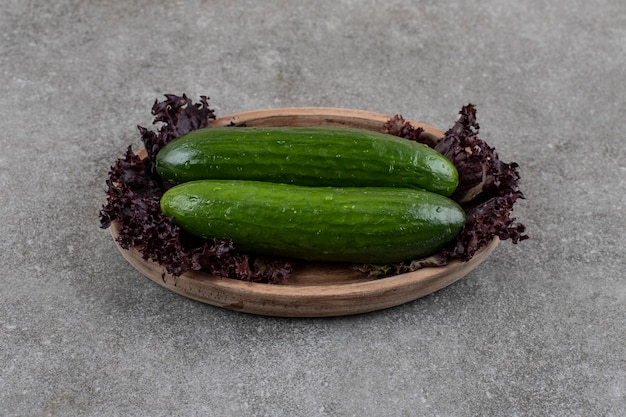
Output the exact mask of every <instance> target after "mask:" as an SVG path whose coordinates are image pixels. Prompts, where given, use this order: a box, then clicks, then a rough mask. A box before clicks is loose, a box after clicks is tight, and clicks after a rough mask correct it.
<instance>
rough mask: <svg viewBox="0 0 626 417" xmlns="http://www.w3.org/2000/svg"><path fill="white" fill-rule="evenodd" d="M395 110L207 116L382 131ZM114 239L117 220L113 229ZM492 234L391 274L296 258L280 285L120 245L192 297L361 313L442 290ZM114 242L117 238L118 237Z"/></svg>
mask: <svg viewBox="0 0 626 417" xmlns="http://www.w3.org/2000/svg"><path fill="white" fill-rule="evenodd" d="M391 117H392V115H387V114H380V113H372V112H367V111H361V110H351V109H337V108H320V107H300V108H279V109H268V110H256V111H250V112H244V113H236V114H232V115H228V116H224V117H220V118H218V119H217V120H214V121H212V122H211V125H212V126H224V125H228V124H230V123H235V124H243V123H245V124H246V125H247V126H346V127H356V128H360V129H369V130H375V131H380V130H381V127H382V125H383V123H385V122H386V121H387V120H389V119H390V118H391ZM410 122H411V124H413V125H414V126H420V127H422V128H423V129H424V131H425V134H427V135H430V136H432V137H433V138H441V137H442V136H443V132H442V131H440V130H438V129H435V128H434V127H432V126H428V125H425V124H423V123H419V122H415V121H412V120H411V121H410ZM110 231H111V234H112V236H113V238H114V239H115V238H116V237H117V235H118V233H119V224H117V223H113V224H112V225H111V228H110ZM498 243H499V240H498V238H495V239H494V240H493V241H492V242H491V243H490V244H489V245H488V246H487V247H485V248H483V249H481V250H480V251H478V252H477V253H476V255H475V256H474V257H473V258H472V259H471V260H470V261H469V262H458V261H453V262H450V264H448V265H447V266H445V267H437V268H424V269H420V270H418V271H415V272H410V273H406V274H401V275H396V276H393V277H388V278H380V279H373V278H370V277H368V276H367V275H365V274H363V273H360V272H358V271H356V270H354V269H353V268H352V267H351V265H344V264H333V263H314V262H298V263H297V264H296V265H295V268H294V274H293V277H292V279H291V280H290V281H289V282H288V283H286V284H282V285H274V284H260V283H251V282H244V281H240V280H235V279H230V278H221V277H217V276H214V275H210V274H207V273H203V272H196V271H191V272H187V273H184V274H183V275H181V276H179V277H173V276H171V275H169V274H168V273H167V272H166V271H165V269H164V268H163V267H161V266H160V265H159V264H157V263H154V262H152V261H146V260H144V259H143V258H142V255H141V253H140V252H139V251H138V250H137V249H130V250H125V249H122V248H121V247H120V246H119V245H118V249H119V250H120V252H121V253H122V255H123V256H124V257H125V258H126V260H127V261H128V262H129V263H130V264H131V265H133V266H134V267H135V268H136V269H137V270H138V271H139V272H141V273H142V274H143V275H145V276H146V277H147V278H149V279H150V280H152V281H154V282H156V283H157V284H159V285H161V286H163V287H165V288H167V289H169V290H170V291H173V292H175V293H177V294H180V295H183V296H185V297H188V298H190V299H193V300H196V301H200V302H203V303H207V304H211V305H214V306H218V307H222V308H226V309H230V310H237V311H241V312H245V313H253V314H261V315H268V316H281V317H330V316H343V315H350V314H360V313H366V312H371V311H376V310H381V309H384V308H389V307H394V306H397V305H400V304H403V303H406V302H409V301H413V300H416V299H418V298H420V297H423V296H425V295H428V294H430V293H432V292H435V291H437V290H440V289H442V288H444V287H446V286H448V285H450V284H452V283H454V282H456V281H458V280H459V279H461V278H463V277H464V276H465V275H467V274H468V273H469V272H470V271H472V270H473V269H474V268H476V267H477V266H478V265H479V264H480V263H481V262H483V261H484V260H485V259H486V258H487V257H488V256H489V254H490V253H491V252H492V251H493V250H494V249H495V248H496V246H497V245H498ZM116 245H117V242H116Z"/></svg>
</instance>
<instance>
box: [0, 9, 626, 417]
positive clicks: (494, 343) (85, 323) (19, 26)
mask: <svg viewBox="0 0 626 417" xmlns="http://www.w3.org/2000/svg"><path fill="white" fill-rule="evenodd" d="M0 6H1V9H2V13H0V29H1V30H0V75H1V81H2V82H1V83H0V109H1V110H0V112H1V114H2V116H1V117H0V132H1V133H0V145H1V149H2V151H1V152H0V186H1V196H2V199H1V201H2V203H1V204H0V218H1V219H2V221H1V222H0V236H1V239H0V254H1V255H0V268H1V271H2V274H1V275H0V284H1V290H0V415H2V416H77V415H81V416H174V415H180V416H183V415H184V416H193V415H207V416H209V415H210V416H479V415H482V416H488V415H489V416H616V417H619V416H624V415H626V400H625V392H626V348H625V346H626V334H625V322H626V320H625V318H626V316H625V311H626V308H625V307H626V282H625V279H626V256H625V250H624V248H625V247H626V197H625V195H626V180H625V179H624V178H626V152H625V150H624V145H625V143H626V139H625V137H624V135H625V132H626V117H625V115H626V99H625V97H626V3H625V2H624V1H622V0H599V1H594V2H584V1H570V2H544V1H539V0H498V1H495V0H491V1H476V0H472V1H460V0H452V1H429V0H423V1H402V2H400V1H393V0H392V1H390V0H385V1H376V0H368V1H360V2H359V1H350V0H338V1H325V0H324V1H316V2H308V1H292V2H287V1H267V2H256V1H200V0H192V1H184V2H183V1H160V0H157V1H144V0H136V1H135V0H133V1H119V0H113V1H109V2H98V1H75V0H58V1H43V0H33V1H15V0H0ZM165 93H175V94H182V93H186V94H188V95H189V96H191V97H193V98H194V99H196V98H198V97H199V96H200V95H208V96H210V97H211V105H212V107H213V108H214V109H215V110H216V112H217V114H218V115H226V114H229V113H234V112H239V111H245V110H253V109H259V108H271V107H285V106H327V107H347V108H355V109H361V110H370V111H377V112H381V113H399V114H402V115H404V116H405V117H407V118H411V119H415V120H420V121H423V122H426V123H429V124H431V125H434V126H436V127H439V128H441V129H444V130H445V129H447V128H448V127H449V126H451V125H452V124H453V123H454V121H455V120H456V118H457V113H458V111H459V110H460V108H461V106H463V105H464V104H467V103H469V102H471V103H474V104H475V105H476V106H477V108H478V120H479V123H480V124H481V137H482V138H483V139H484V140H486V141H487V142H489V143H490V144H491V145H492V146H495V147H496V149H497V150H498V152H499V155H500V157H501V158H502V159H503V160H506V161H516V162H518V163H519V164H520V166H521V174H522V180H523V182H522V189H523V191H524V192H525V194H526V197H527V199H526V200H524V201H522V202H520V203H519V204H518V205H517V206H516V210H515V213H516V216H517V217H518V219H519V220H520V221H521V222H523V223H524V224H525V225H526V226H527V228H528V233H529V235H530V236H531V239H530V240H528V241H525V242H523V243H521V244H519V245H512V244H511V243H510V242H505V243H503V244H501V245H500V246H499V247H498V248H497V249H496V251H495V252H494V253H493V255H492V256H491V257H490V258H489V259H488V260H487V261H486V262H485V263H484V264H482V265H481V266H480V267H479V268H478V269H477V270H475V271H474V272H473V273H471V274H470V275H469V276H467V277H466V278H465V279H463V280H462V281H459V282H458V283H456V284H454V285H452V286H450V287H448V288H446V289H444V290H441V291H439V292H437V293H435V294H432V295H430V296H428V297H425V298H422V299H420V300H417V301H415V302H411V303H408V304H405V305H402V306H399V307H396V308H392V309H388V310H384V311H379V312H375V313H370V314H365V315H359V316H352V317H343V318H331V319H306V320H300V319H283V318H267V317H260V316H252V315H245V314H241V313H236V312H231V311H226V310H222V309H218V308H214V307H211V306H207V305H204V304H200V303H197V302H193V301H190V300H188V299H186V298H183V297H181V296H178V295H176V294H174V293H171V292H168V291H166V290H164V289H162V288H161V287H159V286H157V285H155V284H153V283H152V282H150V281H149V280H147V279H145V278H144V277H142V276H141V275H140V274H139V273H138V272H136V271H135V270H134V269H133V268H132V267H131V266H130V265H129V264H128V263H127V262H126V261H125V260H124V259H123V258H122V256H121V255H120V254H119V252H118V251H117V250H116V249H115V246H114V244H113V241H112V240H111V238H110V236H109V234H108V232H107V231H106V230H101V229H99V227H98V211H99V209H100V207H101V206H102V204H103V203H104V199H105V197H104V191H105V184H104V181H105V178H106V176H107V171H108V170H109V167H110V165H111V164H112V163H113V162H114V161H115V160H116V159H117V158H119V157H120V156H122V154H123V153H124V151H125V149H126V147H127V146H128V145H129V144H133V145H134V146H135V147H139V144H140V141H139V135H138V132H137V129H136V125H138V124H140V125H143V126H149V125H150V124H151V122H152V115H151V114H150V108H151V106H152V104H153V102H154V101H155V99H161V98H162V97H163V94H165Z"/></svg>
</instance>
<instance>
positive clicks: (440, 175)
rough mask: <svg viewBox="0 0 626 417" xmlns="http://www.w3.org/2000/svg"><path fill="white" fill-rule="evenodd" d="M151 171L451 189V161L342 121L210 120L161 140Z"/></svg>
mask: <svg viewBox="0 0 626 417" xmlns="http://www.w3.org/2000/svg"><path fill="white" fill-rule="evenodd" d="M156 170H157V173H158V174H159V175H160V176H161V177H163V178H165V179H166V180H168V181H170V182H172V183H174V184H178V183H183V182H188V181H194V180H200V179H241V180H254V181H268V182H281V183H288V184H296V185H309V186H336V187H400V188H423V189H425V190H429V191H432V192H435V193H438V194H441V195H445V196H450V195H452V193H453V192H454V190H455V189H456V186H457V184H458V173H457V170H456V167H455V166H454V165H453V164H452V162H450V161H449V160H448V159H446V158H445V157H444V156H443V155H441V154H440V153H438V152H437V151H435V150H433V149H431V148H429V147H428V146H426V145H423V144H420V143H417V142H414V141H409V140H407V139H402V138H398V137H396V136H392V135H388V134H383V133H378V132H372V131H368V130H362V129H353V128H342V127H306V128H305V127H271V128H256V127H250V128H247V127H215V128H204V129H198V130H194V131H192V132H190V133H188V134H186V135H183V136H180V137H178V138H176V139H174V140H173V141H172V142H170V143H169V144H168V145H166V146H165V147H164V148H163V149H161V151H160V152H159V153H158V155H157V158H156Z"/></svg>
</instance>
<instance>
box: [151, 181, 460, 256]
mask: <svg viewBox="0 0 626 417" xmlns="http://www.w3.org/2000/svg"><path fill="white" fill-rule="evenodd" d="M161 210H162V212H163V214H164V215H165V216H167V217H171V218H173V221H174V222H175V223H176V224H177V225H179V226H180V227H181V228H182V229H183V230H186V231H187V232H189V233H190V234H192V235H195V236H198V237H200V238H204V239H210V238H230V239H232V241H233V243H234V245H235V247H236V248H237V249H239V250H241V251H243V252H246V253H255V254H261V255H276V256H281V257H287V258H300V259H307V260H317V261H338V262H352V263H395V262H401V261H406V260H411V259H416V258H421V257H424V256H428V255H430V254H433V253H435V252H437V251H438V250H439V249H441V248H442V247H443V246H444V245H445V244H446V243H447V242H449V241H450V240H452V239H453V238H454V237H455V236H456V235H457V234H458V233H459V231H460V230H461V228H462V227H463V225H464V223H465V213H464V212H463V210H462V209H461V207H459V205H458V204H457V203H455V202H454V201H452V200H451V199H449V198H447V197H444V196H442V195H439V194H436V193H432V192H429V191H425V190H419V189H406V188H392V187H309V186H300V185H292V184H281V183H271V182H261V181H245V180H198V181H191V182H187V183H183V184H179V185H176V186H173V187H172V188H170V189H169V190H168V191H166V192H165V193H164V195H163V196H162V198H161Z"/></svg>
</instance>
